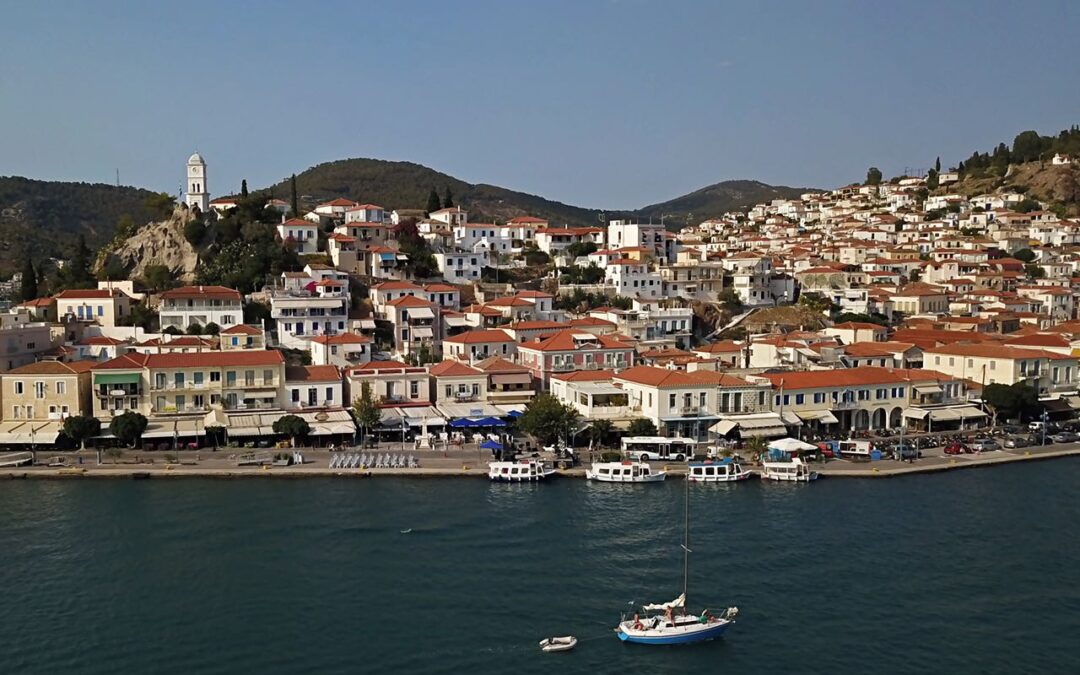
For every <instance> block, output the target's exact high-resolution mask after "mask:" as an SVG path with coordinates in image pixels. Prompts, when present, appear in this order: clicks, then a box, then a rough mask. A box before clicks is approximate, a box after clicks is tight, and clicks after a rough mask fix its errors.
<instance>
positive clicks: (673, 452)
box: [622, 436, 697, 462]
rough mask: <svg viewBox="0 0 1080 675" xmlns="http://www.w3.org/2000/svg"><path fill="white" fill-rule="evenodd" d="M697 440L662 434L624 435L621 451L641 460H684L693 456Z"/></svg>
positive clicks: (625, 454)
mask: <svg viewBox="0 0 1080 675" xmlns="http://www.w3.org/2000/svg"><path fill="white" fill-rule="evenodd" d="M696 447H697V441H694V440H691V439H689V438H666V437H664V436H624V437H623V439H622V453H623V455H624V456H626V457H629V458H630V459H634V460H638V461H641V462H651V461H653V460H665V461H675V462H685V461H686V460H688V459H690V458H691V457H693V456H694V449H695V448H696Z"/></svg>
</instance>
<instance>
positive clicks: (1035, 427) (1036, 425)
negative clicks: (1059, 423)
mask: <svg viewBox="0 0 1080 675" xmlns="http://www.w3.org/2000/svg"><path fill="white" fill-rule="evenodd" d="M1043 427H1045V428H1046V433H1050V432H1051V431H1054V430H1055V427H1054V425H1053V424H1051V423H1049V422H1042V421H1040V420H1036V421H1034V422H1029V423H1028V431H1031V432H1034V433H1040V432H1042V431H1043Z"/></svg>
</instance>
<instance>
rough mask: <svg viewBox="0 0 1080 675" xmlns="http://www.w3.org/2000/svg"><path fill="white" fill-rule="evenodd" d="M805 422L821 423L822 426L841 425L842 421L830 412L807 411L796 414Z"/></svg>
mask: <svg viewBox="0 0 1080 675" xmlns="http://www.w3.org/2000/svg"><path fill="white" fill-rule="evenodd" d="M796 414H797V415H798V416H799V417H800V418H802V421H803V422H820V423H821V424H839V423H840V420H838V419H836V415H834V414H832V412H831V411H829V410H807V411H806V412H800V413H796Z"/></svg>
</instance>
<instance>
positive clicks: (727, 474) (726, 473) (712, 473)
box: [686, 457, 750, 483]
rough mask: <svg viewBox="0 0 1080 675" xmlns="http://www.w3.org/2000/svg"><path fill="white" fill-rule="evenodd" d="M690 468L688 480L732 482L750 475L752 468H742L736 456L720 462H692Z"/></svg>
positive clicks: (697, 481)
mask: <svg viewBox="0 0 1080 675" xmlns="http://www.w3.org/2000/svg"><path fill="white" fill-rule="evenodd" d="M688 468H689V471H688V472H687V474H686V480H689V481H693V482H696V483H731V482H734V481H737V480H746V479H747V478H749V477H750V469H744V468H742V465H741V464H739V463H738V462H737V461H735V458H734V457H726V458H724V459H722V460H720V461H718V462H692V463H691V464H690V465H689V467H688Z"/></svg>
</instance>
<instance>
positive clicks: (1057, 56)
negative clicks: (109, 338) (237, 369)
mask: <svg viewBox="0 0 1080 675" xmlns="http://www.w3.org/2000/svg"><path fill="white" fill-rule="evenodd" d="M1078 35H1080V2H1077V1H1076V0H1071V1H1070V0H1066V1H1063V2H1023V3H1021V2H1013V3H997V2H972V3H965V2H920V1H913V0H909V1H908V2H899V3H883V2H824V1H822V2H810V1H808V2H787V3H779V2H777V3H768V2H753V3H745V4H743V3H740V4H733V3H721V2H679V1H676V0H668V1H665V2H645V1H635V0H620V1H614V0H597V1H589V0H577V1H569V2H540V1H534V2H514V1H510V0H504V1H496V2H408V1H384V2H371V3H363V2H320V1H318V0H309V1H308V2H227V1H225V2H199V1H197V0H186V1H185V2H144V1H137V2H134V1H133V2H108V1H106V0H98V1H95V2H89V1H86V2H48V1H44V0H34V1H30V0H26V1H23V2H10V1H9V2H6V3H5V6H4V9H3V12H2V21H0V175H6V174H18V175H26V176H31V177H34V178H47V179H64V180H85V181H103V182H112V181H113V180H114V172H115V170H116V169H117V168H119V170H120V178H121V182H123V183H127V184H134V185H140V186H145V187H150V188H154V189H159V190H166V191H170V192H175V191H177V190H178V189H179V187H180V185H181V183H182V181H183V164H184V162H185V161H186V158H187V156H188V155H189V154H190V153H191V152H192V151H193V150H195V149H196V148H197V149H198V150H199V151H200V152H201V153H203V155H204V156H205V157H206V159H207V161H208V164H209V169H208V171H209V184H210V188H211V192H212V193H214V194H224V193H227V192H235V191H236V190H238V189H239V184H240V179H241V178H247V180H248V183H249V184H250V185H251V186H252V187H253V188H254V187H257V186H263V185H266V184H268V183H270V182H272V181H275V180H278V179H280V178H282V177H284V176H287V175H288V174H290V173H292V172H294V171H295V172H299V171H302V170H303V169H305V168H307V167H309V166H312V165H314V164H317V163H320V162H323V161H328V160H333V159H340V158H345V157H378V158H383V159H400V160H410V161H415V162H419V163H421V164H425V165H427V166H430V167H433V168H436V169H439V170H441V171H445V172H447V173H449V174H452V175H455V176H458V177H459V178H462V179H465V180H468V181H470V182H487V183H494V184H497V185H503V186H506V187H511V188H516V189H521V190H526V191H529V192H534V193H538V194H541V195H544V196H546V197H550V198H553V199H558V200H561V201H566V202H570V203H574V204H579V205H583V206H594V207H604V208H630V207H638V206H642V205H645V204H647V203H651V202H656V201H660V200H664V199H667V198H670V197H674V196H676V195H679V194H682V193H685V192H688V191H690V190H693V189H696V188H698V187H701V186H703V185H706V184H709V183H713V182H716V181H719V180H723V179H730V178H755V179H760V180H763V181H766V182H771V183H784V184H788V185H811V186H820V187H831V186H835V185H838V184H841V183H844V182H846V181H850V180H853V179H859V178H861V177H862V176H864V175H865V171H866V167H867V166H869V165H871V164H875V165H877V166H880V167H881V168H882V170H884V171H885V173H886V175H889V174H892V173H895V172H899V171H901V170H903V168H904V167H907V166H916V167H926V166H929V165H930V164H931V163H932V162H933V160H934V157H935V156H936V155H939V154H940V155H941V157H942V161H943V163H945V164H950V163H954V162H956V161H957V160H959V159H961V158H962V156H966V155H967V154H969V153H970V152H971V151H972V150H974V149H989V148H990V147H992V145H993V144H995V143H997V142H998V141H1001V140H1006V141H1009V142H1011V140H1012V137H1013V136H1014V135H1015V134H1016V133H1017V132H1018V131H1021V130H1024V129H1029V128H1033V129H1037V130H1039V131H1041V132H1044V133H1048V132H1057V131H1058V130H1060V129H1062V128H1065V127H1067V126H1069V125H1071V124H1075V123H1080V68H1078V65H1077V64H1078V61H1077V56H1076V51H1075V49H1076V44H1077V42H1076V41H1077V36H1078ZM353 196H354V197H356V198H360V199H362V198H363V197H364V195H353ZM387 206H400V205H387Z"/></svg>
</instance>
